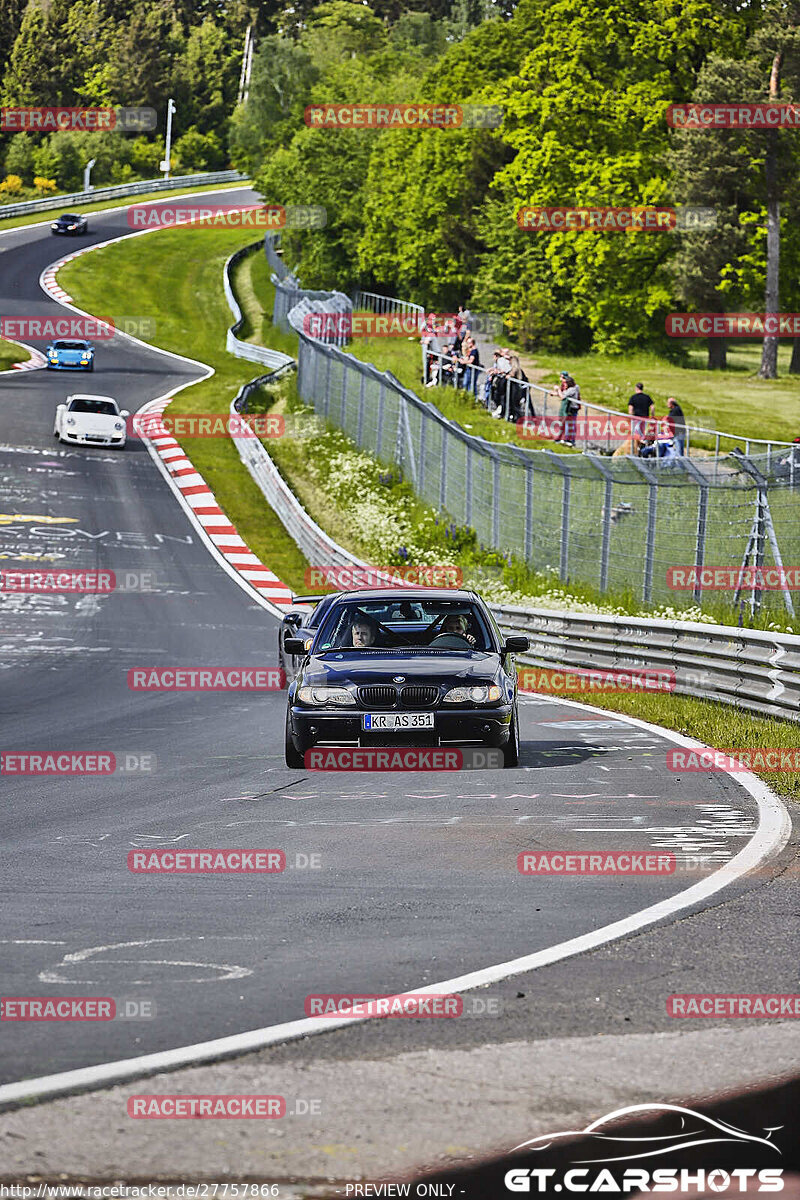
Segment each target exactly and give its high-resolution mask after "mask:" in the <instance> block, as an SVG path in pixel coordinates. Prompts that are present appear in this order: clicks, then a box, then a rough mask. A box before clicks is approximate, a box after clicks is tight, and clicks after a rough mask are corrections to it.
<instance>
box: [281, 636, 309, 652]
mask: <svg viewBox="0 0 800 1200" xmlns="http://www.w3.org/2000/svg"><path fill="white" fill-rule="evenodd" d="M283 648H284V650H285V651H286V653H287V654H305V653H306V639H305V638H299V637H287V638H284V642H283Z"/></svg>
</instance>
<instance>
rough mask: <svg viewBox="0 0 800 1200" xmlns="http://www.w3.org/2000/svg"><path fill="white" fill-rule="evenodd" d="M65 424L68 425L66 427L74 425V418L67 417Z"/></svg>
mask: <svg viewBox="0 0 800 1200" xmlns="http://www.w3.org/2000/svg"><path fill="white" fill-rule="evenodd" d="M67 424H68V425H74V424H75V418H74V417H67Z"/></svg>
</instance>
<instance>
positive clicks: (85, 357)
mask: <svg viewBox="0 0 800 1200" xmlns="http://www.w3.org/2000/svg"><path fill="white" fill-rule="evenodd" d="M46 354H47V365H48V367H51V368H52V369H53V370H54V371H61V370H64V371H93V370H94V346H93V345H92V343H91V342H84V341H71V342H67V341H64V340H63V339H61V340H59V341H56V342H51V343H50V345H49V346H48V347H47V351H46Z"/></svg>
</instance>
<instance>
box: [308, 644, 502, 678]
mask: <svg viewBox="0 0 800 1200" xmlns="http://www.w3.org/2000/svg"><path fill="white" fill-rule="evenodd" d="M499 665H500V656H499V655H498V654H486V653H484V652H483V651H477V650H474V651H472V653H469V654H460V653H458V652H456V653H448V652H447V651H446V650H439V651H438V652H436V651H434V652H433V653H426V652H424V651H421V652H417V653H412V654H381V653H380V652H378V653H375V654H371V653H369V652H367V653H363V652H356V653H355V654H349V653H348V652H347V651H341V650H337V651H335V652H334V653H329V654H325V655H313V656H312V657H311V658H310V659H309V660H308V662H307V663H306V665H305V667H304V668H303V683H305V684H312V685H320V684H329V685H335V684H337V683H343V682H345V681H347V682H350V683H355V684H359V685H361V684H369V683H392V682H393V681H394V676H395V675H402V676H404V682H405V683H437V684H438V683H446V682H449V681H453V682H454V684H455V683H459V682H462V681H465V680H466V681H469V682H470V683H486V682H492V681H493V680H494V679H495V678H496V676H497V672H498V668H499Z"/></svg>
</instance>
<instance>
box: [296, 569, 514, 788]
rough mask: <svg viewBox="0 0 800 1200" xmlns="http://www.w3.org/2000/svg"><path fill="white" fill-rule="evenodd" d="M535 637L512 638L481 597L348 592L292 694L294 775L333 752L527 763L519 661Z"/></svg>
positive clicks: (447, 591)
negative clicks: (466, 749) (498, 750)
mask: <svg viewBox="0 0 800 1200" xmlns="http://www.w3.org/2000/svg"><path fill="white" fill-rule="evenodd" d="M528 645H529V641H528V638H527V637H524V636H519V637H508V638H504V637H503V634H502V633H501V632H500V629H499V628H498V626H497V623H496V621H495V620H494V617H493V616H492V614H491V613H490V612H489V610H488V608H487V607H486V605H485V604H484V602H483V601H482V600H481V598H480V597H479V596H478V595H477V594H476V593H475V592H471V591H467V590H458V589H452V588H441V589H439V588H413V589H412V588H409V589H397V588H382V589H381V588H376V589H363V590H358V591H352V592H342V593H340V594H339V595H337V596H335V597H333V598H332V599H331V601H330V602H329V604H328V606H327V611H326V612H325V613H324V614H323V617H322V620H321V622H320V624H319V626H318V628H317V631H316V633H315V634H314V638H313V641H312V642H311V646H310V648H309V647H308V645H307V639H304V638H303V637H299V638H291V637H287V638H286V641H285V650H286V652H287V653H289V654H297V655H302V656H303V658H302V663H301V665H300V669H299V671H298V673H297V676H296V678H295V679H294V680H293V682H292V683H291V684H290V686H289V696H288V705H287V709H286V765H287V766H289V767H292V768H295V769H299V768H301V767H303V766H304V755H305V752H306V751H307V750H310V749H312V748H313V747H315V746H318V745H323V746H325V745H328V746H376V745H377V746H392V745H395V746H408V745H432V746H443V745H465V744H470V743H471V744H477V745H481V746H494V747H502V749H503V752H504V763H505V766H507V767H514V766H517V764H518V761H519V720H518V715H517V679H516V670H515V667H514V654H515V653H520V652H523V651H525V650H527V649H528Z"/></svg>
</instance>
